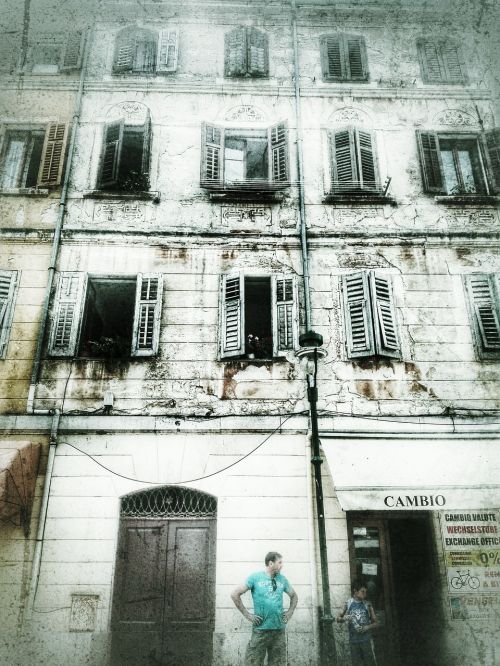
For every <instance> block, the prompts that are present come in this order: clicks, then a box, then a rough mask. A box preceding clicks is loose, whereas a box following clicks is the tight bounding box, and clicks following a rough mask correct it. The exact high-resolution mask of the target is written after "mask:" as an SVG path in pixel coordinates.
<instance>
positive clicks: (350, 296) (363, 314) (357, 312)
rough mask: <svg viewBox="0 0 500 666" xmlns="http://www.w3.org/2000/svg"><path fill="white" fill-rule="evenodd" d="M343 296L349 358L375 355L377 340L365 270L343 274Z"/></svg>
mask: <svg viewBox="0 0 500 666" xmlns="http://www.w3.org/2000/svg"><path fill="white" fill-rule="evenodd" d="M342 296H343V302H344V322H345V332H346V348H347V356H348V358H360V357H363V356H373V355H374V354H375V340H374V338H373V316H372V309H371V301H370V287H369V283H368V275H367V274H366V273H365V272H360V273H353V274H352V275H343V276H342Z"/></svg>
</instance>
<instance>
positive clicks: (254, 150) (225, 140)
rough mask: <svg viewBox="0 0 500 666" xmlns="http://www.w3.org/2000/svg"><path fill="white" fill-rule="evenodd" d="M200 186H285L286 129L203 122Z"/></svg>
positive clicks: (274, 187)
mask: <svg viewBox="0 0 500 666" xmlns="http://www.w3.org/2000/svg"><path fill="white" fill-rule="evenodd" d="M202 142H203V161H202V166H201V186H202V187H205V188H207V189H234V190H242V191H244V190H248V191H251V190H266V189H267V190H272V189H274V190H276V189H283V188H286V187H288V186H289V184H290V176H289V158H288V129H287V125H286V124H285V123H278V124H277V125H273V126H272V127H269V128H267V129H253V128H249V129H233V128H224V127H216V126H213V125H203V127H202Z"/></svg>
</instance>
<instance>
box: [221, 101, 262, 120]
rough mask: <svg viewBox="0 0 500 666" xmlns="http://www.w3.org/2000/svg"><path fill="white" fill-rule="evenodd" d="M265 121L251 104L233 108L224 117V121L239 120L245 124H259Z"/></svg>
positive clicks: (260, 112)
mask: <svg viewBox="0 0 500 666" xmlns="http://www.w3.org/2000/svg"><path fill="white" fill-rule="evenodd" d="M265 119H266V118H265V115H264V114H263V112H262V111H261V110H260V109H258V108H257V107H256V106H252V105H251V104H240V105H239V106H233V107H232V108H231V109H229V111H228V112H227V113H226V115H225V117H224V120H241V121H245V122H261V121H263V120H265Z"/></svg>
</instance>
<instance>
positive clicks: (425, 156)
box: [417, 130, 500, 196]
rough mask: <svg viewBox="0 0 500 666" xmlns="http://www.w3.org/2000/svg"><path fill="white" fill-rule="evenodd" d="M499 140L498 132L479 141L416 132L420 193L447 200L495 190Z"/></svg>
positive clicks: (499, 173)
mask: <svg viewBox="0 0 500 666" xmlns="http://www.w3.org/2000/svg"><path fill="white" fill-rule="evenodd" d="M499 136H500V135H499V131H498V130H493V131H492V132H486V133H485V134H484V136H482V137H480V136H478V135H477V134H447V133H439V134H438V133H436V132H421V131H417V142H418V148H419V154H420V164H421V168H422V178H423V181H424V190H425V191H426V192H434V193H437V194H447V195H451V196H453V195H464V194H477V195H481V194H489V193H490V192H491V191H494V190H498V185H497V183H498V182H499V181H500V141H499ZM482 147H483V150H482V149H481V148H482ZM483 152H484V155H483ZM483 157H486V159H483ZM487 176H488V177H487Z"/></svg>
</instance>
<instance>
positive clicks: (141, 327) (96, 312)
mask: <svg viewBox="0 0 500 666" xmlns="http://www.w3.org/2000/svg"><path fill="white" fill-rule="evenodd" d="M161 301H162V278H161V275H158V274H139V275H138V276H116V277H93V276H87V275H86V274H85V273H71V272H63V273H61V274H60V276H59V283H58V287H57V295H56V299H55V303H54V309H53V319H52V328H51V334H50V343H49V353H50V355H52V356H75V355H76V356H79V357H87V358H128V357H130V356H154V355H155V354H157V352H158V343H159V332H160V318H161Z"/></svg>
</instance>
